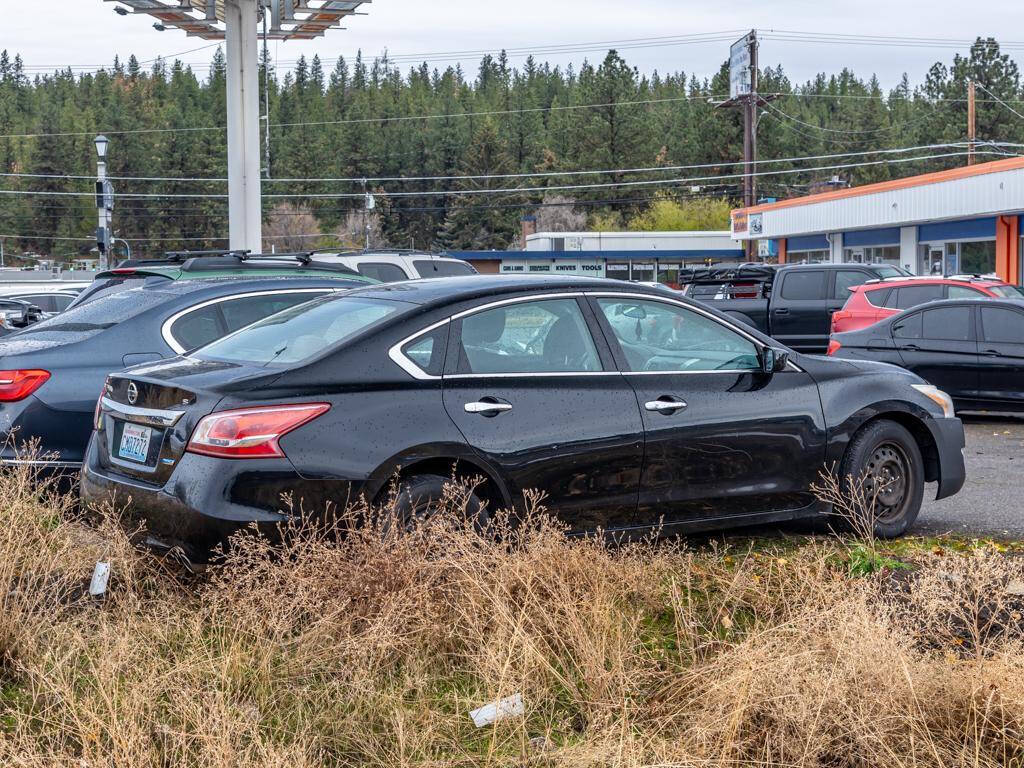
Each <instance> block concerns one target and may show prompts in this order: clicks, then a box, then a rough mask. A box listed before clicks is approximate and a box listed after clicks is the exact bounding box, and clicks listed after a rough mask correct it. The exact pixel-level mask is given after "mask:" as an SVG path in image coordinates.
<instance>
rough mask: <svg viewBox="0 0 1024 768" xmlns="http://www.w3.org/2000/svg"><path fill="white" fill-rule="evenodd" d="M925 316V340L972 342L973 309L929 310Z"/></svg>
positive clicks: (945, 308)
mask: <svg viewBox="0 0 1024 768" xmlns="http://www.w3.org/2000/svg"><path fill="white" fill-rule="evenodd" d="M921 314H923V315H924V338H926V339H942V340H944V341H970V340H971V308H970V307H942V308H941V309H928V310H925V311H924V312H922V313H921Z"/></svg>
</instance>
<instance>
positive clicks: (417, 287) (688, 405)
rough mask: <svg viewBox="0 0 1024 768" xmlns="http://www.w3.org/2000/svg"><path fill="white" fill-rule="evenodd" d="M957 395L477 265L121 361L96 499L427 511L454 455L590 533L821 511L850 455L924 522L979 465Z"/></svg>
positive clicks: (594, 292)
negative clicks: (187, 349) (533, 492)
mask: <svg viewBox="0 0 1024 768" xmlns="http://www.w3.org/2000/svg"><path fill="white" fill-rule="evenodd" d="M963 445H964V435H963V428H962V426H961V424H960V421H959V420H958V419H956V418H954V417H953V413H952V404H951V403H950V401H949V398H948V397H946V396H945V395H944V394H943V393H941V392H939V391H938V390H937V389H936V388H934V387H931V386H929V385H927V384H925V382H923V381H921V379H919V378H917V377H916V376H914V375H912V374H909V373H907V372H906V371H904V370H901V369H899V368H895V367H891V366H875V365H864V364H858V363H853V362H846V361H839V360H830V359H828V358H825V357H805V356H802V355H796V354H791V353H790V352H789V351H788V350H785V349H782V348H779V347H778V346H777V345H775V344H774V342H772V340H771V339H769V338H768V337H766V336H762V335H760V334H758V333H756V332H755V331H753V330H752V329H751V328H750V327H749V326H746V325H742V324H738V323H736V322H735V321H733V320H731V319H729V318H726V317H725V316H723V315H721V314H720V313H717V312H715V311H714V310H709V309H707V308H705V307H702V306H700V305H698V304H696V303H694V302H691V301H689V300H686V299H682V298H678V297H674V296H671V295H669V294H667V293H666V292H664V291H660V290H656V289H649V288H643V287H638V286H634V285H629V284H624V283H617V282H615V281H609V280H600V279H596V280H595V279H583V278H553V277H543V278H542V277H534V278H532V279H531V278H530V277H512V276H501V277H497V276H496V277H479V276H478V277H473V278H447V279H441V280H424V281H416V282H412V283H406V284H396V285H386V286H379V287H372V288H364V289H358V290H355V291H351V292H348V293H347V294H345V295H343V296H337V297H324V298H322V299H318V300H316V301H313V302H310V303H308V304H304V305H302V306H300V307H296V308H293V309H290V310H287V311H285V312H283V313H281V314H278V315H276V316H274V317H271V318H268V319H266V320H264V321H261V322H260V323H257V324H255V325H253V326H251V327H250V328H247V329H245V330H243V331H240V332H238V333H236V334H233V335H231V336H228V337H226V338H224V339H221V340H220V341H217V342H214V343H213V344H210V345H209V346H207V347H204V348H203V349H201V350H198V351H196V352H195V353H193V354H189V355H185V356H183V357H180V358H177V359H175V360H169V361H166V362H160V363H155V364H152V365H144V366H139V367H136V368H133V369H131V370H129V371H125V372H123V373H118V374H114V375H111V376H110V377H109V378H108V379H107V384H106V388H105V390H104V392H103V397H102V399H101V401H100V405H99V410H98V413H97V425H96V431H95V432H94V433H93V438H92V441H91V443H90V446H89V452H88V456H87V459H86V462H85V466H84V467H83V471H82V476H81V485H82V493H83V497H84V498H85V499H87V500H91V501H100V500H102V499H104V498H107V497H108V495H109V494H110V493H111V492H115V494H116V495H120V496H124V497H128V496H130V497H131V501H132V503H133V505H134V507H135V509H136V510H137V511H138V512H140V513H141V514H142V515H143V516H145V517H146V518H148V520H149V523H150V526H151V531H152V532H153V533H154V536H156V537H157V538H162V539H163V540H164V541H165V542H166V543H171V542H174V543H180V542H182V541H184V542H187V543H191V544H201V545H208V544H211V543H213V542H215V541H217V540H219V539H220V538H221V537H222V536H224V535H225V534H228V533H230V532H231V531H232V530H234V529H236V528H237V527H238V526H239V525H242V524H246V523H249V522H251V521H256V522H258V523H260V524H263V526H265V527H267V528H268V529H272V528H273V527H274V526H275V524H276V523H278V522H281V521H283V520H285V519H286V515H287V514H289V513H288V512H282V511H281V509H282V501H281V498H282V494H285V493H287V494H290V495H291V498H292V502H293V504H294V507H293V508H294V509H295V510H299V509H300V508H301V509H304V510H306V511H307V512H309V511H315V510H324V509H325V508H326V507H327V505H328V503H329V502H330V503H333V504H334V505H340V506H344V505H345V504H346V503H348V502H353V501H355V500H357V499H358V498H365V499H366V500H368V501H371V502H373V501H377V502H379V501H381V500H383V499H385V498H386V495H387V493H388V488H389V484H390V481H391V479H392V478H395V477H398V478H399V479H400V484H401V493H400V495H399V503H398V505H397V507H398V509H397V511H398V512H399V514H401V515H403V516H404V515H408V516H410V517H411V516H419V515H420V514H421V513H422V512H423V511H424V510H428V509H430V503H431V500H432V499H435V498H436V497H437V496H438V494H440V493H441V489H442V486H443V484H444V482H445V480H446V478H447V477H449V476H450V474H451V473H452V471H453V467H454V468H455V472H456V473H457V474H459V475H465V476H473V477H476V476H479V477H482V478H486V482H484V483H483V485H481V486H479V488H478V492H477V498H476V499H475V500H474V504H473V505H472V506H473V507H474V508H476V509H479V510H480V514H481V515H486V514H487V513H486V510H487V509H492V510H493V509H496V508H513V509H516V508H520V505H521V504H522V502H523V496H524V492H526V491H527V490H529V489H539V490H542V491H543V492H544V493H546V495H547V500H546V504H547V505H548V508H549V509H550V510H551V511H552V512H553V513H554V514H557V515H558V516H560V517H561V518H562V519H564V520H565V521H566V522H567V523H568V524H569V526H570V527H571V528H572V529H574V530H592V529H595V528H603V529H604V530H606V531H628V530H632V529H645V528H648V527H650V526H652V525H656V524H657V523H658V522H659V521H662V520H664V523H665V525H666V529H667V530H669V531H681V530H688V529H697V528H715V527H728V526H735V525H745V524H749V523H754V522H763V521H769V520H782V519H791V518H795V517H801V516H809V515H816V514H819V513H821V512H822V511H824V510H823V509H822V506H821V505H820V504H819V503H818V502H817V501H816V499H815V498H814V495H813V494H812V492H811V490H810V486H811V485H812V483H814V482H815V481H816V480H818V478H819V473H820V472H821V471H822V469H823V468H824V467H827V466H830V465H832V464H833V463H836V464H838V466H840V467H841V469H842V472H843V473H844V475H848V476H855V477H858V478H859V477H861V476H862V473H865V472H866V473H867V474H868V477H867V481H868V482H869V483H874V484H876V485H875V488H876V489H877V504H878V509H877V510H876V512H877V527H878V531H879V533H880V534H882V535H887V536H891V535H898V534H901V533H903V532H904V531H906V530H907V529H908V528H909V527H910V525H911V524H912V523H913V521H914V519H915V517H916V515H917V512H918V508H919V506H920V504H921V500H922V496H923V490H924V483H925V482H926V481H935V482H937V493H938V496H939V497H940V498H941V497H945V496H949V495H951V494H954V493H956V492H957V491H958V490H959V489H960V487H961V485H962V484H963V482H964V464H963V456H962V454H961V449H962V448H963Z"/></svg>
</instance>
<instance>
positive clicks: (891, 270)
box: [875, 266, 910, 279]
mask: <svg viewBox="0 0 1024 768" xmlns="http://www.w3.org/2000/svg"><path fill="white" fill-rule="evenodd" d="M875 274H876V275H878V276H879V277H880V278H882V279H885V278H887V277H906V276H907V275H909V274H910V273H909V272H907V271H906V270H905V269H900V268H899V267H890V266H876V267H875Z"/></svg>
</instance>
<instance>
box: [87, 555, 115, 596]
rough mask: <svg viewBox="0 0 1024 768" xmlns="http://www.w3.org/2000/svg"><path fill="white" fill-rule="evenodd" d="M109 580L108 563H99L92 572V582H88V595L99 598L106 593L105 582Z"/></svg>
mask: <svg viewBox="0 0 1024 768" xmlns="http://www.w3.org/2000/svg"><path fill="white" fill-rule="evenodd" d="M109 579H110V563H103V562H99V563H96V567H95V568H94V569H93V572H92V581H90V582H89V594H90V595H92V596H93V597H100V596H101V595H102V594H104V593H105V592H106V591H107V581H108V580H109Z"/></svg>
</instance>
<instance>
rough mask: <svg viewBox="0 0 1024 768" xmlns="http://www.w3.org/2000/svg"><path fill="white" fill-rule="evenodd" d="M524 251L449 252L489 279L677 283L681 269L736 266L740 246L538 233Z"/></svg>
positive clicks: (714, 240)
mask: <svg viewBox="0 0 1024 768" xmlns="http://www.w3.org/2000/svg"><path fill="white" fill-rule="evenodd" d="M525 241H526V249H525V250H522V251H451V252H449V255H450V256H456V257H458V258H462V259H466V260H467V261H469V262H470V263H471V264H472V265H473V266H474V267H476V269H477V271H479V272H483V273H487V274H499V273H501V274H530V273H532V274H559V275H589V276H592V277H612V278H619V279H622V280H634V281H648V282H653V281H655V280H657V281H658V282H662V283H669V284H672V283H675V282H676V279H677V274H678V272H679V269H680V268H681V267H683V266H690V265H694V264H706V263H709V262H721V261H738V260H740V259H741V258H742V257H743V246H742V245H741V244H740V243H738V242H736V241H735V240H734V239H733V237H732V235H731V234H730V233H729V231H728V230H724V231H721V232H536V233H531V234H527V235H526V237H525Z"/></svg>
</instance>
